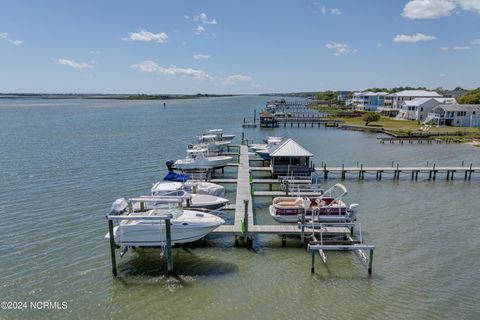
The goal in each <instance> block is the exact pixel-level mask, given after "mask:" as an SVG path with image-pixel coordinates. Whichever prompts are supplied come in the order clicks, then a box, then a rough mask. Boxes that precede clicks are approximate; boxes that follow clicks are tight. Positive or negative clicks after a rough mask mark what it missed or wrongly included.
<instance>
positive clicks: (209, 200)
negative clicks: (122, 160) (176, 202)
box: [152, 190, 229, 210]
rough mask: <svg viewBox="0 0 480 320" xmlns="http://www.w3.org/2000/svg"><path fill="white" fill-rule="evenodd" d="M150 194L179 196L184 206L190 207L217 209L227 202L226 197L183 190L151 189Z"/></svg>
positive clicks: (170, 196)
mask: <svg viewBox="0 0 480 320" xmlns="http://www.w3.org/2000/svg"><path fill="white" fill-rule="evenodd" d="M152 196H163V197H169V198H179V199H182V200H183V204H184V206H186V207H189V208H191V209H209V210H217V209H220V208H222V207H224V206H225V205H227V204H228V203H229V201H228V199H225V198H221V197H217V196H212V195H208V194H191V193H188V192H187V191H185V190H163V191H153V192H152ZM153 206H155V204H153Z"/></svg>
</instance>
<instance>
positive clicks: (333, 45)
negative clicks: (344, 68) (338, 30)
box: [325, 41, 358, 56]
mask: <svg viewBox="0 0 480 320" xmlns="http://www.w3.org/2000/svg"><path fill="white" fill-rule="evenodd" d="M325 48H327V49H332V50H335V55H336V56H339V55H342V54H349V53H357V52H358V50H357V49H350V47H349V46H348V45H347V44H344V43H338V42H335V41H330V42H328V43H327V44H325Z"/></svg>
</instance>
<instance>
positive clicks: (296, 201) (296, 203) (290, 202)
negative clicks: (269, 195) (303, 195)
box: [277, 199, 302, 207]
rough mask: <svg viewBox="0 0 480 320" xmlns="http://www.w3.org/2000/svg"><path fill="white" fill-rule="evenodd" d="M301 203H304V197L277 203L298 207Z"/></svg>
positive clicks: (283, 205)
mask: <svg viewBox="0 0 480 320" xmlns="http://www.w3.org/2000/svg"><path fill="white" fill-rule="evenodd" d="M300 205H302V199H295V200H293V201H288V200H285V201H280V202H278V203H277V206H280V207H297V206H300Z"/></svg>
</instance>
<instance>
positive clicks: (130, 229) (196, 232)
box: [105, 197, 225, 246]
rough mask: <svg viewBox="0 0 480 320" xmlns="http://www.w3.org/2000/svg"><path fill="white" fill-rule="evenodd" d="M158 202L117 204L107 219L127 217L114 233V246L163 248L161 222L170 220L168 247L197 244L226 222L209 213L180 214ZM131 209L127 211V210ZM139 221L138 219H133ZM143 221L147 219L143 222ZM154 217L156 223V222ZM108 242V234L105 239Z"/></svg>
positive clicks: (177, 209)
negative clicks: (151, 207)
mask: <svg viewBox="0 0 480 320" xmlns="http://www.w3.org/2000/svg"><path fill="white" fill-rule="evenodd" d="M152 201H153V203H157V204H156V205H155V207H154V208H153V209H145V208H147V206H146V205H145V203H152ZM159 201H160V202H162V199H161V198H157V199H154V197H150V198H149V199H144V198H137V199H130V200H129V201H127V200H126V199H124V198H121V199H118V200H116V201H115V202H114V203H113V205H112V209H111V210H110V213H109V215H119V216H125V217H128V220H127V219H125V220H121V221H120V224H119V225H118V226H116V227H115V228H114V229H113V234H114V241H115V244H117V245H121V246H164V245H165V244H166V229H165V221H164V220H161V218H165V217H169V218H170V222H171V229H170V230H171V243H172V245H174V244H177V243H186V242H193V241H196V240H199V239H201V238H203V237H204V236H206V235H207V234H209V233H210V232H212V231H213V230H214V229H215V228H217V227H218V226H220V225H222V224H224V223H225V221H224V220H223V219H222V218H220V217H217V216H215V215H213V214H210V213H204V212H198V211H193V210H183V208H182V207H181V205H179V203H175V201H174V200H170V201H167V200H165V199H163V201H164V202H163V203H162V204H158V202H159ZM135 203H140V206H139V207H140V209H138V210H137V209H135V208H136V207H138V206H136V205H135ZM129 208H130V209H129ZM135 217H138V219H135ZM142 217H148V219H147V218H143V219H142ZM155 217H158V218H159V219H158V220H156V219H155ZM105 238H107V239H109V234H107V235H106V236H105Z"/></svg>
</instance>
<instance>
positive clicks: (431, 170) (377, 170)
mask: <svg viewBox="0 0 480 320" xmlns="http://www.w3.org/2000/svg"><path fill="white" fill-rule="evenodd" d="M315 172H316V173H317V174H318V175H319V176H320V177H323V179H328V178H329V174H330V173H332V174H338V175H339V176H340V178H341V179H346V178H347V173H350V174H354V175H355V177H358V179H359V180H363V179H364V177H365V173H367V174H375V179H376V180H382V174H391V175H393V180H399V179H400V174H402V173H404V174H407V175H408V176H410V177H411V179H412V180H418V175H419V174H420V173H423V174H428V179H429V180H436V178H437V174H439V173H442V174H445V178H446V180H453V177H454V174H455V173H458V174H460V175H461V176H463V178H464V180H471V178H472V173H475V172H477V173H478V172H480V167H474V166H473V165H472V164H470V165H469V166H436V165H435V164H434V165H433V166H425V167H401V166H400V165H399V164H397V166H393V167H364V166H363V164H361V165H360V166H359V167H345V166H344V165H342V166H341V167H328V166H327V165H324V166H323V167H321V168H317V169H316V170H315Z"/></svg>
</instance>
